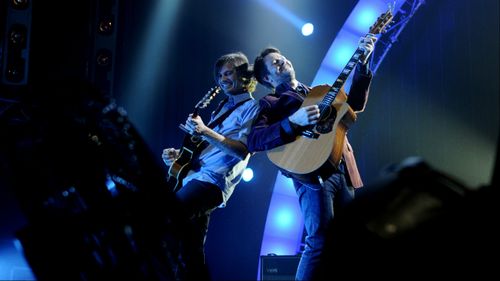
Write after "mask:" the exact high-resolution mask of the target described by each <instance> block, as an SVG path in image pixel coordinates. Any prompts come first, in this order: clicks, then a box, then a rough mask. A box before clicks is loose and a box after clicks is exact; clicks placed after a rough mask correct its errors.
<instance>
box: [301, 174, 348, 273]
mask: <svg viewBox="0 0 500 281" xmlns="http://www.w3.org/2000/svg"><path fill="white" fill-rule="evenodd" d="M293 182H294V186H295V190H296V192H297V196H298V198H299V204H300V208H301V210H302V216H303V217H304V226H305V229H306V233H307V236H306V238H305V250H304V252H303V253H302V257H301V258H300V262H299V266H298V268H297V273H296V275H295V280H312V279H313V278H314V276H318V274H319V265H320V262H321V255H322V254H323V251H324V244H325V238H326V237H325V235H326V232H327V228H328V227H329V225H330V224H331V223H332V220H333V215H334V210H335V209H337V208H339V207H342V206H343V205H345V204H347V203H349V202H351V201H352V200H353V199H354V188H352V187H350V186H347V183H346V180H345V176H344V174H343V173H341V172H337V173H334V174H333V175H331V176H330V177H329V178H328V179H326V180H324V182H323V184H322V185H321V184H311V183H301V182H299V181H297V180H294V181H293Z"/></svg>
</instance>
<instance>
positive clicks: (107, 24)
mask: <svg viewBox="0 0 500 281" xmlns="http://www.w3.org/2000/svg"><path fill="white" fill-rule="evenodd" d="M97 30H98V31H99V33H102V34H110V33H111V32H113V20H112V19H111V18H109V17H105V18H102V19H101V20H100V21H99V25H98V28H97Z"/></svg>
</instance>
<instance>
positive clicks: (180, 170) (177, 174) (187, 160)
mask: <svg viewBox="0 0 500 281" xmlns="http://www.w3.org/2000/svg"><path fill="white" fill-rule="evenodd" d="M206 146H207V142H206V141H204V140H201V138H199V137H196V136H191V135H186V137H185V138H184V142H183V145H182V148H181V151H180V153H179V157H178V158H177V159H176V160H175V161H174V163H172V165H171V166H170V169H169V170H168V176H169V177H168V180H169V181H170V182H172V183H173V186H174V188H173V191H174V192H177V191H178V190H179V189H180V188H181V187H182V180H183V179H184V178H185V177H186V176H187V175H188V173H189V171H190V170H191V168H192V166H193V161H195V160H197V159H198V156H199V154H200V153H201V151H202V150H203V149H204V148H205V147H206Z"/></svg>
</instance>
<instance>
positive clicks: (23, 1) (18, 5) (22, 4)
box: [10, 0, 29, 9]
mask: <svg viewBox="0 0 500 281" xmlns="http://www.w3.org/2000/svg"><path fill="white" fill-rule="evenodd" d="M10 4H11V5H12V7H13V8H14V9H26V8H27V7H28V5H29V0H11V1H10Z"/></svg>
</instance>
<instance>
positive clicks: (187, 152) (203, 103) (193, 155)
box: [168, 86, 221, 192]
mask: <svg viewBox="0 0 500 281" xmlns="http://www.w3.org/2000/svg"><path fill="white" fill-rule="evenodd" d="M220 91H221V88H220V87H218V86H217V87H214V88H212V89H210V90H209V91H208V92H207V93H206V94H205V96H203V98H202V99H201V100H200V101H199V102H198V103H197V104H196V106H195V107H194V110H193V117H196V116H198V112H199V110H200V109H203V108H205V107H207V106H208V104H210V102H211V101H212V100H213V98H214V97H215V96H216V95H217V94H219V93H220ZM179 128H180V129H181V130H183V131H184V132H186V136H185V137H184V141H183V143H182V148H181V150H180V153H179V157H178V158H177V159H176V160H175V161H174V163H172V165H171V166H170V168H169V169H168V181H169V182H171V183H172V184H173V191H174V192H176V191H177V190H179V189H180V188H181V187H182V180H183V179H184V178H185V177H186V176H187V174H188V172H189V170H191V168H192V164H193V161H197V160H198V156H199V154H200V153H201V151H202V150H203V149H204V148H205V147H206V146H207V142H206V141H204V140H203V139H202V138H201V137H200V136H195V135H191V134H190V133H189V131H188V130H187V129H186V126H185V125H184V124H180V125H179Z"/></svg>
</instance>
